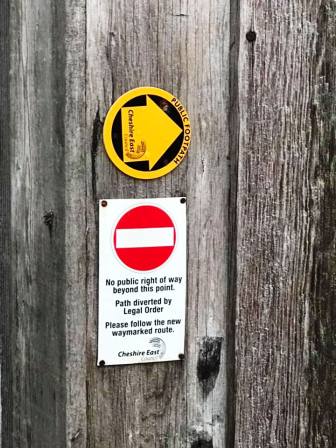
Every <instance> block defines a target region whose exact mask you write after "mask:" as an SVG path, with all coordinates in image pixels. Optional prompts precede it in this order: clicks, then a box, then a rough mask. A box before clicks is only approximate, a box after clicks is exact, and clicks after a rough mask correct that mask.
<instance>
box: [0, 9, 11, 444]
mask: <svg viewBox="0 0 336 448" xmlns="http://www.w3.org/2000/svg"><path fill="white" fill-rule="evenodd" d="M9 57H10V54H9V1H3V2H1V4H0V60H1V64H2V69H0V253H1V256H0V295H1V300H0V338H1V339H0V344H1V346H0V365H1V367H0V369H1V378H0V384H1V386H0V388H1V391H0V400H1V402H0V433H1V437H0V447H4V446H6V444H7V441H8V434H11V433H12V426H11V419H10V410H11V409H12V394H11V393H10V385H11V378H10V376H9V375H7V373H8V372H9V371H10V366H11V357H12V351H11V349H10V340H11V332H10V331H5V328H7V329H8V328H10V323H11V315H10V311H11V307H10V302H11V251H10V247H11V204H10V201H11V177H10V176H11V169H10V168H11V167H10V163H11V161H10V151H9V144H10V133H9V128H8V121H9V120H8V112H9ZM8 411H9V412H8Z"/></svg>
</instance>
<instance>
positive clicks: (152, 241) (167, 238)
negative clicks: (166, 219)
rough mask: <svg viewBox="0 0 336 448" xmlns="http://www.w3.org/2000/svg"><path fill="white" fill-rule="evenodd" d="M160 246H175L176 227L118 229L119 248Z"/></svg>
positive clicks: (117, 240)
mask: <svg viewBox="0 0 336 448" xmlns="http://www.w3.org/2000/svg"><path fill="white" fill-rule="evenodd" d="M160 246H174V227H152V228H150V229H117V232H116V247H117V249H122V248H124V249H126V248H132V247H160Z"/></svg>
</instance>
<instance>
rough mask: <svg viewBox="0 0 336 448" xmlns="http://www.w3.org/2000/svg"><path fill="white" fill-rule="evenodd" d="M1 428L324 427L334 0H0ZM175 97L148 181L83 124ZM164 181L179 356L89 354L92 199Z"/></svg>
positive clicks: (335, 401) (335, 378)
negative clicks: (177, 207) (183, 298)
mask: <svg viewBox="0 0 336 448" xmlns="http://www.w3.org/2000/svg"><path fill="white" fill-rule="evenodd" d="M0 51H1V67H0V100H1V104H0V118H1V134H0V144H1V167H0V183H1V185H0V195H1V217H0V219H1V236H0V238H1V240H0V251H1V264H0V269H1V280H0V290H1V403H2V407H1V421H2V426H1V428H2V429H1V434H2V435H1V443H0V445H1V447H2V448H26V447H27V448H28V447H31V448H49V447H50V448H54V447H55V448H65V447H71V448H93V447H95V448H108V447H111V448H112V447H113V448H155V447H158V448H159V447H160V448H161V447H162V448H172V447H176V448H183V447H188V448H189V447H190V448H198V447H199V448H211V447H213V448H221V447H227V448H233V447H237V448H238V447H239V448H264V447H265V448H266V447H274V448H275V447H279V448H280V447H288V448H294V447H300V448H334V447H335V446H336V332H335V321H336V305H335V303H336V298H335V289H336V277H335V269H336V258H335V222H336V221H335V219H336V208H335V199H336V194H335V179H336V177H335V141H336V139H335V125H336V114H335V113H336V111H335V109H336V102H335V82H336V78H335V67H336V3H335V1H334V0H314V1H304V0H287V1H284V0H274V1H272V2H266V1H264V2H261V1H256V0H240V1H234V0H231V1H230V0H194V1H191V0H189V1H188V0H170V1H159V0H134V1H131V0H128V1H127V0H76V1H75V0H57V1H53V0H2V1H1V4H0ZM143 85H151V86H157V87H161V88H164V89H166V90H168V91H170V92H172V93H174V94H175V95H176V96H177V97H178V98H179V99H180V100H181V101H182V102H183V103H184V104H185V105H186V106H187V109H188V112H189V114H190V118H191V121H192V129H193V140H192V145H191V149H190V152H189V155H188V157H187V158H186V160H185V161H184V162H183V163H182V164H181V165H180V166H179V168H177V169H176V170H174V171H173V172H172V173H170V174H168V175H167V176H165V177H162V178H160V179H157V180H152V181H142V180H135V179H132V178H130V177H127V176H125V175H124V174H122V173H121V172H119V171H118V170H117V169H116V168H115V167H114V166H113V165H112V164H111V163H110V161H109V159H108V157H107V155H106V153H105V150H104V147H103V144H102V124H103V122H104V117H105V115H106V112H107V110H108V108H109V107H110V105H111V104H112V103H113V102H114V101H115V100H116V99H117V98H118V97H119V96H120V95H121V94H122V93H124V92H125V91H127V90H129V89H131V88H134V87H138V86H143ZM182 195H185V196H186V197H187V199H188V208H187V210H188V211H187V213H188V302H187V332H186V338H187V339H186V343H187V346H186V356H185V359H184V360H183V361H180V362H170V363H154V364H146V365H133V366H124V367H110V368H97V367H96V350H97V339H96V338H97V330H96V329H97V270H98V264H97V250H98V248H97V237H98V227H97V224H98V222H97V220H98V217H97V213H98V208H97V201H98V199H99V198H145V197H170V196H182Z"/></svg>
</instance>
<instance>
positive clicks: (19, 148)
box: [2, 0, 67, 448]
mask: <svg viewBox="0 0 336 448" xmlns="http://www.w3.org/2000/svg"><path fill="white" fill-rule="evenodd" d="M64 22H65V11H64V4H63V3H62V2H51V1H45V0H41V1H35V0H34V1H29V0H28V1H26V0H25V1H19V0H18V1H13V2H10V27H9V30H10V31H9V36H10V42H9V45H10V46H9V48H10V71H9V73H10V78H9V79H10V86H9V110H8V115H7V117H8V119H7V122H6V123H2V126H4V127H5V129H9V130H10V145H9V146H8V149H9V150H10V155H11V170H10V174H11V193H12V194H11V214H10V216H11V276H12V282H11V297H10V302H9V303H8V307H9V310H8V312H9V315H10V321H7V322H6V327H5V329H4V330H3V331H5V334H7V341H6V342H7V344H6V347H5V350H10V351H11V353H10V356H9V357H8V358H7V359H8V361H10V363H9V362H8V363H7V370H6V371H5V372H3V374H4V375H5V376H6V377H7V380H6V382H8V381H10V384H9V391H8V390H7V391H6V395H7V396H8V395H10V403H9V406H8V405H7V403H6V402H5V403H4V413H3V420H4V421H5V424H4V427H3V447H6V448H7V447H15V448H16V447H20V448H21V447H47V446H58V447H61V446H65V443H66V437H65V427H66V425H65V410H66V383H65V379H66V362H67V360H66V351H65V344H66V339H65V336H66V335H65V321H66V313H65V310H66V308H65V292H66V282H65V258H66V254H65V247H64V236H65V218H64V216H65V190H64V183H65V160H64V151H65V147H64V127H65V122H64V102H65V90H64V83H65V72H64V63H65V56H64V54H65V53H64ZM8 149H7V150H8Z"/></svg>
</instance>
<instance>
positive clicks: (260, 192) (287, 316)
mask: <svg viewBox="0 0 336 448" xmlns="http://www.w3.org/2000/svg"><path fill="white" fill-rule="evenodd" d="M240 7H241V10H240V12H241V44H240V57H239V74H240V75H239V95H240V121H241V128H240V129H241V131H240V147H239V180H238V182H239V185H238V230H237V232H238V248H237V274H238V277H237V327H236V392H237V397H236V443H235V446H237V447H244V448H246V447H247V446H248V447H289V446H291V447H292V446H293V447H305V448H306V447H332V446H335V445H336V439H335V437H336V436H335V434H336V432H335V389H336V388H335V386H336V377H335V356H334V352H335V326H334V325H333V324H332V322H333V321H334V319H335V302H334V296H335V294H334V293H335V268H334V266H335V231H334V223H335V207H334V205H333V201H334V200H335V172H333V171H332V170H333V164H334V163H335V158H334V157H335V127H334V122H335V120H334V117H335V101H334V99H335V54H334V53H335V31H336V27H335V25H336V22H335V18H336V15H335V12H336V11H335V3H334V2H331V1H316V2H304V1H299V2H297V1H289V2H281V1H275V2H272V5H271V4H270V3H267V2H266V3H265V2H264V3H260V2H254V1H244V2H241V5H240ZM248 31H254V32H255V33H256V36H254V35H253V33H250V34H249V35H248V36H247V37H248V39H247V38H246V33H247V32H248ZM255 37H256V40H254V38H255Z"/></svg>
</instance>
